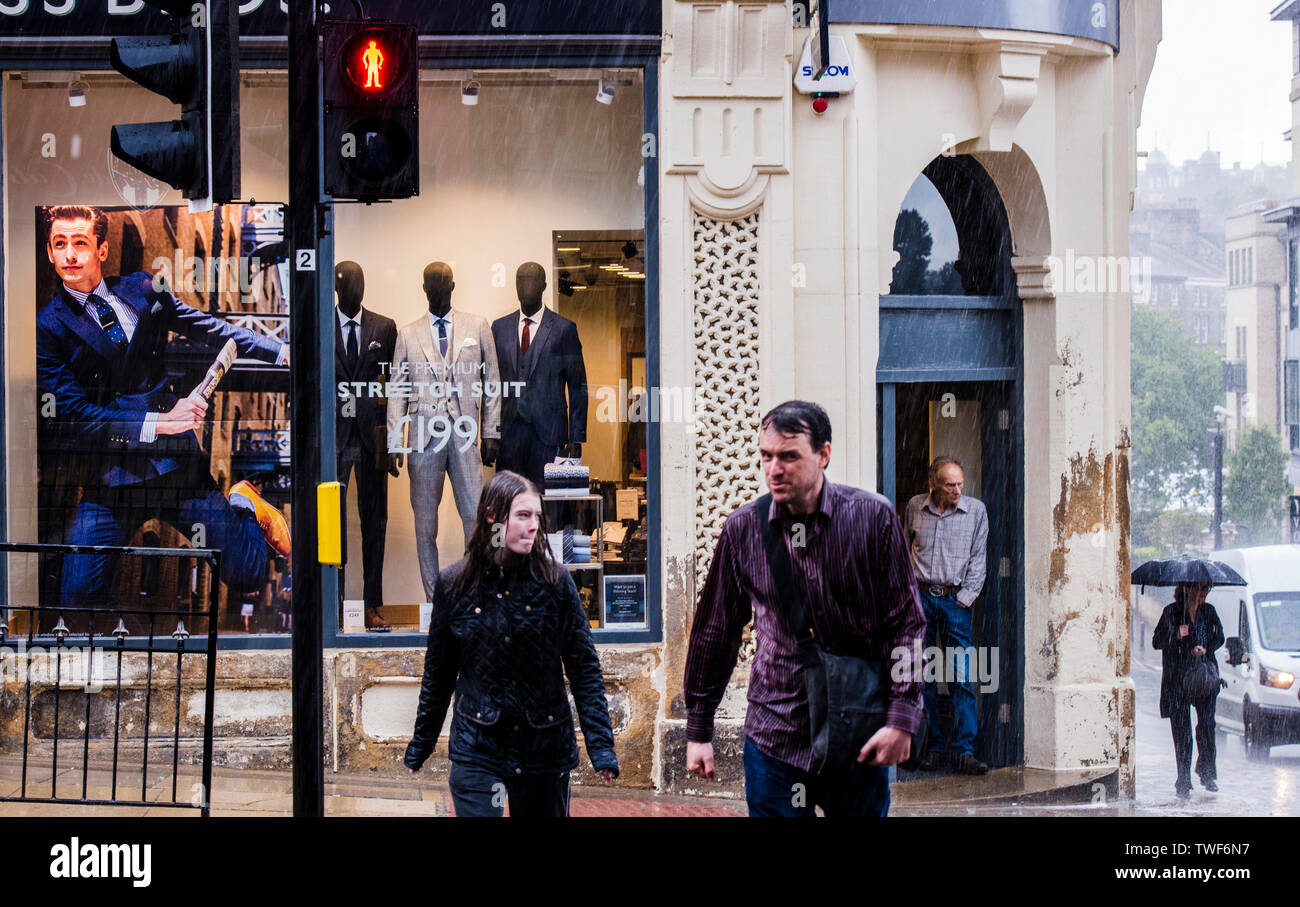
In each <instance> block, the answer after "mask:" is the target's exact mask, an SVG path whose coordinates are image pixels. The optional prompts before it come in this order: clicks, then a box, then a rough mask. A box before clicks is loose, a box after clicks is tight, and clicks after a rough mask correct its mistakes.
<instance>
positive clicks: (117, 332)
mask: <svg viewBox="0 0 1300 907" xmlns="http://www.w3.org/2000/svg"><path fill="white" fill-rule="evenodd" d="M86 298H87V299H88V300H90V302H91V304H93V305H94V306H95V315H96V316H97V317H98V318H99V326H100V327H101V328H103V329H104V333H105V334H107V335H108V339H109V340H111V341H113V342H114V343H116V344H117V345H118V347H119V348H121V349H123V350H125V349H126V348H127V346H128V345H129V341H128V340H127V339H126V331H124V330H123V329H122V323H121V322H120V321H118V320H117V313H116V312H114V311H113V307H112V306H111V305H109V304H108V303H107V302H106V301H105V300H104V299H103V298H102V297H100V296H96V295H95V294H94V293H91V294H90V295H89V296H88V297H86Z"/></svg>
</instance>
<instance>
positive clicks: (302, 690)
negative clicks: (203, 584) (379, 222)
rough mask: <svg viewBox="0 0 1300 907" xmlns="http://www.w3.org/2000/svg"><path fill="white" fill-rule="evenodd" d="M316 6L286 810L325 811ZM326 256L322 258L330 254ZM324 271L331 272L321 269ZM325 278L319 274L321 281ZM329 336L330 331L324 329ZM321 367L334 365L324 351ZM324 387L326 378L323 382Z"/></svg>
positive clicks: (298, 150) (297, 271)
mask: <svg viewBox="0 0 1300 907" xmlns="http://www.w3.org/2000/svg"><path fill="white" fill-rule="evenodd" d="M318 15H319V14H318V7H317V4H316V2H314V0H312V2H300V3H291V4H289V212H288V213H289V231H288V232H289V246H290V255H291V261H290V272H289V274H290V277H289V286H290V293H289V304H290V307H291V317H290V319H289V337H290V360H291V369H292V375H293V385H292V391H291V396H290V401H291V402H290V407H291V412H290V417H291V423H290V451H291V456H292V462H293V527H292V531H293V541H294V552H293V680H292V682H293V814H294V815H295V816H305V817H318V816H323V815H324V813H325V778H324V731H323V727H322V715H321V701H322V698H323V696H324V667H323V658H324V650H323V635H322V628H323V627H322V620H323V612H324V609H323V607H322V602H323V601H324V595H323V588H322V581H323V573H324V570H323V568H322V567H321V564H320V562H319V561H318V560H317V552H316V538H317V513H316V485H317V483H318V482H319V481H320V476H321V444H320V440H321V439H320V434H321V427H322V426H321V413H322V409H323V407H322V405H321V396H322V390H321V388H322V375H321V360H322V358H323V357H322V356H321V355H320V349H319V348H320V345H321V331H320V324H321V305H320V299H321V295H322V294H321V273H322V271H321V263H322V261H326V265H325V266H326V267H332V265H330V264H328V259H324V258H323V257H322V256H321V254H320V253H321V233H322V229H321V227H322V225H321V223H320V222H319V220H318V218H320V217H323V208H322V205H321V201H322V199H321V146H320V135H321V100H320V98H321V92H320V53H319V46H320V44H319V25H318ZM332 258H333V255H332V254H331V255H330V256H329V259H332ZM328 276H332V275H327V277H328ZM330 283H331V281H328V280H327V281H326V286H327V287H328V285H329V284H330ZM327 336H331V337H332V335H327ZM328 365H329V366H330V367H331V369H332V366H333V359H332V358H331V360H330V362H329V363H328ZM331 385H332V382H331Z"/></svg>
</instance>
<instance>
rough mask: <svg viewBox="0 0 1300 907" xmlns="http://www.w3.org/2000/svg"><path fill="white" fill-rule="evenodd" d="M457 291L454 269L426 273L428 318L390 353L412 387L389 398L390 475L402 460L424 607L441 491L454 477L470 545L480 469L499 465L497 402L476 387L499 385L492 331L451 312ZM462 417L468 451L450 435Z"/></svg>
mask: <svg viewBox="0 0 1300 907" xmlns="http://www.w3.org/2000/svg"><path fill="white" fill-rule="evenodd" d="M455 288H456V284H455V282H454V281H453V280H452V273H451V268H450V267H449V266H447V265H446V264H444V263H443V262H440V261H435V262H432V263H431V264H429V265H428V266H427V267H426V268H425V269H424V295H425V298H426V299H427V300H428V301H429V312H428V314H427V315H423V316H421V317H420V318H418V319H416V320H415V321H413V322H411V323H410V324H408V325H406V326H405V327H403V328H402V329H401V330H400V331H399V332H398V334H397V348H396V350H395V351H394V353H393V372H394V377H395V379H400V380H402V381H409V382H411V384H412V394H411V396H409V397H405V398H403V397H398V396H396V395H390V396H389V398H388V451H389V453H388V463H389V471H390V472H391V473H392V474H393V475H394V476H396V475H399V474H400V471H401V467H402V463H403V455H404V454H405V458H406V462H407V465H408V466H409V467H410V470H411V509H412V510H413V511H414V512H415V545H416V551H417V553H418V555H419V559H420V579H421V580H422V581H423V583H424V594H425V597H426V598H425V600H426V601H432V600H433V588H434V584H435V583H436V582H437V580H438V505H439V504H441V503H442V487H443V483H444V481H445V480H446V478H447V477H448V476H450V477H451V491H452V495H453V497H454V498H455V500H456V511H457V512H458V513H459V514H460V519H461V523H462V524H463V527H464V531H465V542H466V544H468V543H469V538H470V536H471V535H472V534H473V532H474V521H475V519H476V518H477V516H478V500H479V495H480V493H481V492H482V490H483V464H484V463H486V464H487V465H489V466H491V465H492V464H493V463H495V462H496V458H497V443H498V440H499V439H500V437H501V396H500V394H499V393H492V394H478V395H476V394H475V393H474V385H475V384H476V383H483V384H496V383H497V382H499V381H500V375H499V374H498V371H497V354H496V346H495V345H494V344H493V342H492V331H491V329H490V328H489V327H488V323H487V321H486V320H485V319H483V318H480V317H479V316H477V315H471V314H469V313H468V312H459V311H456V312H453V311H452V308H451V294H452V291H453V290H454V289H455ZM448 322H450V324H448ZM431 384H432V385H434V387H432V388H431V387H430V385H431ZM437 391H454V392H437ZM462 417H464V418H468V419H472V420H473V422H474V425H475V426H476V428H477V433H476V436H475V437H474V439H473V441H472V442H470V443H468V444H467V443H466V442H465V440H464V439H462V438H460V437H457V436H456V434H455V433H454V431H452V426H453V425H454V423H455V422H456V421H457V420H458V419H461V418H462ZM462 424H463V423H462ZM444 433H445V434H447V435H449V436H450V437H449V438H448V440H447V441H446V443H445V444H443V445H442V448H441V449H440V450H439V449H436V448H437V447H438V445H439V440H438V437H437V436H438V435H441V434H444ZM480 440H481V442H482V457H481V458H480V456H479V441H480ZM462 445H464V449H463V450H462V449H461V447H462ZM422 446H423V449H421V447H422Z"/></svg>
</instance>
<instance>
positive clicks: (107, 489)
mask: <svg viewBox="0 0 1300 907" xmlns="http://www.w3.org/2000/svg"><path fill="white" fill-rule="evenodd" d="M105 283H106V284H107V286H108V289H109V292H111V293H112V294H113V295H114V296H116V297H117V298H118V299H119V300H121V301H122V302H123V303H125V304H127V305H129V306H130V307H131V308H132V309H134V311H135V313H136V316H137V318H138V321H137V323H136V326H135V332H134V334H133V335H132V336H131V341H130V343H129V345H128V346H127V347H126V349H125V350H123V349H122V348H121V347H119V346H118V344H116V343H114V342H113V340H111V339H110V338H109V336H108V334H107V333H106V332H105V331H104V329H103V328H102V327H100V325H99V323H98V322H97V321H95V320H94V319H92V318H91V317H90V316H89V315H88V314H87V312H86V310H85V308H83V307H82V306H81V304H80V303H78V302H77V301H76V299H74V298H73V297H72V296H71V295H69V294H68V293H67V292H66V291H65V290H63V289H60V291H59V293H58V294H57V295H56V296H55V297H54V299H53V300H51V301H50V303H49V304H48V305H46V306H45V307H44V308H43V309H41V311H40V312H39V313H38V314H37V316H36V378H37V385H38V388H39V392H40V394H41V396H42V398H44V396H45V395H46V394H52V395H53V396H54V403H55V405H54V415H53V417H52V419H51V420H50V421H49V423H48V424H47V425H46V426H45V427H44V428H45V431H43V433H42V438H43V442H46V441H48V443H50V444H51V445H52V446H53V448H54V451H55V452H56V453H57V455H58V456H57V461H56V462H57V464H58V466H57V468H58V469H59V470H60V471H64V470H66V478H65V481H69V482H75V483H77V484H80V485H81V486H82V501H81V503H80V504H79V505H78V507H77V510H76V512H75V514H74V515H73V519H72V524H71V526H70V527H69V529H68V535H67V541H68V544H71V545H120V544H123V543H124V542H125V541H126V540H127V539H128V538H129V537H130V534H131V533H132V532H133V531H134V529H135V528H136V527H137V526H139V525H140V524H141V523H143V522H145V521H147V520H149V519H153V518H160V519H163V520H166V521H167V522H170V523H173V524H174V525H175V526H176V527H177V529H178V530H179V531H180V532H181V533H182V534H184V535H187V536H189V535H190V534H191V533H192V532H194V531H195V528H194V527H195V526H196V524H202V529H203V534H204V536H205V537H206V538H205V542H206V546H207V547H209V548H218V549H220V550H221V577H222V579H223V580H224V581H225V582H226V583H227V584H228V585H230V586H231V587H233V588H235V589H236V590H238V591H247V590H250V589H252V588H255V587H256V586H257V584H258V583H259V582H260V581H261V579H262V577H263V576H264V575H265V571H266V560H267V552H268V548H267V545H266V542H265V541H264V539H263V536H262V531H261V529H260V527H259V526H258V523H257V520H256V518H255V517H254V515H253V513H252V511H245V510H241V509H238V508H232V507H231V506H230V504H229V502H227V501H226V499H225V496H224V495H223V494H222V493H221V492H220V491H218V490H217V488H216V486H215V483H214V482H213V481H212V476H211V474H210V472H209V468H210V467H209V464H208V458H207V455H206V454H205V453H204V451H203V450H202V448H200V447H199V443H198V438H196V437H195V435H194V433H193V432H186V433H184V434H181V435H160V436H158V438H157V439H156V440H155V441H152V442H144V441H141V440H140V435H141V430H142V428H143V426H144V422H145V416H146V414H147V413H164V412H167V411H168V410H170V409H171V408H172V407H173V406H174V405H175V404H176V402H177V399H178V398H177V395H176V392H175V389H174V388H173V387H172V386H171V380H170V377H169V375H168V373H167V367H166V351H167V338H168V335H169V332H172V331H175V332H177V333H180V334H184V335H185V336H186V337H188V338H190V339H191V340H197V341H202V342H205V343H207V344H208V345H210V346H211V347H213V348H214V350H216V349H220V347H221V346H222V345H224V344H225V342H226V341H227V340H234V341H235V343H236V344H237V345H238V347H239V352H240V354H241V355H243V356H247V357H253V358H257V359H262V360H265V361H267V362H274V361H275V360H276V357H277V354H278V353H279V350H280V343H279V342H278V341H275V340H272V339H271V338H269V337H264V336H262V335H260V334H256V333H254V332H252V331H249V330H246V329H244V328H240V327H236V326H234V325H232V324H229V323H227V322H224V321H222V320H220V319H217V318H213V317H212V316H210V315H207V314H204V313H203V312H200V311H198V310H197V309H193V308H190V307H189V306H187V305H185V304H184V303H182V302H180V301H179V300H177V299H176V298H175V297H174V296H172V295H171V293H169V292H166V291H159V290H156V289H154V287H153V278H152V277H151V276H150V275H149V274H145V273H143V272H140V273H135V274H130V275H127V276H125V277H119V278H106V279H105ZM115 564H116V556H114V555H109V554H77V555H68V556H67V557H66V558H65V559H64V563H63V577H62V598H63V601H64V603H66V604H71V605H80V604H84V603H86V602H87V601H89V600H96V601H102V600H106V599H108V598H109V597H110V596H111V589H112V574H113V568H114V566H115Z"/></svg>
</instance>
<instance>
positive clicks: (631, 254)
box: [620, 239, 636, 258]
mask: <svg viewBox="0 0 1300 907" xmlns="http://www.w3.org/2000/svg"><path fill="white" fill-rule="evenodd" d="M620 251H621V252H622V253H623V257H624V258H636V243H634V242H632V240H630V239H629V240H628V241H627V242H625V243H623V248H622V249H621V250H620Z"/></svg>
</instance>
